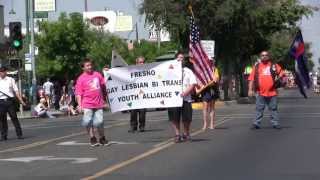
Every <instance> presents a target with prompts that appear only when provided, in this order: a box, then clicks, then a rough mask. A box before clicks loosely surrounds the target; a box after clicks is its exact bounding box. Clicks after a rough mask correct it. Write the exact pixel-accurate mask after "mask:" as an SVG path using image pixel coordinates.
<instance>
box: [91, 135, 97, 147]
mask: <svg viewBox="0 0 320 180" xmlns="http://www.w3.org/2000/svg"><path fill="white" fill-rule="evenodd" d="M90 146H92V147H95V146H99V143H98V141H97V138H96V137H94V136H93V137H92V138H90Z"/></svg>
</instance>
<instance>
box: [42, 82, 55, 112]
mask: <svg viewBox="0 0 320 180" xmlns="http://www.w3.org/2000/svg"><path fill="white" fill-rule="evenodd" d="M42 87H43V90H44V95H45V98H46V100H47V102H48V107H49V108H50V106H51V104H52V97H53V83H52V82H51V81H50V79H49V78H47V81H46V82H45V83H44V84H43V86H42Z"/></svg>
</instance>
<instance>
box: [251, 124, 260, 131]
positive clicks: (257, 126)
mask: <svg viewBox="0 0 320 180" xmlns="http://www.w3.org/2000/svg"><path fill="white" fill-rule="evenodd" d="M251 129H253V130H255V129H261V127H260V126H259V125H256V124H252V127H251Z"/></svg>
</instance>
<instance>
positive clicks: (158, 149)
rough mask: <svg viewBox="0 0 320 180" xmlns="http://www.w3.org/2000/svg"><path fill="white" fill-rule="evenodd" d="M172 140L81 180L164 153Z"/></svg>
mask: <svg viewBox="0 0 320 180" xmlns="http://www.w3.org/2000/svg"><path fill="white" fill-rule="evenodd" d="M230 120H232V119H228V118H224V119H222V120H221V121H219V122H218V123H217V125H216V127H217V126H219V125H221V124H223V123H225V122H227V121H230ZM202 132H205V131H203V130H202V129H200V130H197V131H195V132H193V133H192V134H191V135H192V136H196V135H198V134H200V133H202ZM172 140H173V139H169V140H167V141H165V142H166V144H164V142H162V143H160V144H162V145H161V146H157V147H154V148H152V149H150V150H148V151H146V152H144V153H142V154H140V155H137V156H135V157H133V158H131V159H128V160H125V161H122V162H120V163H118V164H115V165H112V166H111V167H107V168H105V169H103V170H101V171H99V172H97V173H95V174H93V175H92V176H88V177H84V178H81V180H93V179H96V178H99V177H101V176H105V175H107V174H110V173H112V172H114V171H116V170H119V169H121V168H123V167H126V166H128V165H130V164H132V163H135V162H137V161H139V160H141V159H144V158H146V157H149V156H151V155H153V154H156V153H158V152H160V151H162V150H164V149H167V148H169V147H170V146H172V145H174V144H175V142H173V141H172Z"/></svg>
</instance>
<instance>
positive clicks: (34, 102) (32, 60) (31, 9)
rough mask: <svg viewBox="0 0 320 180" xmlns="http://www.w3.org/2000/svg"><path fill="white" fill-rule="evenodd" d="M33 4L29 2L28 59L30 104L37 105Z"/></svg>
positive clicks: (31, 0) (32, 0)
mask: <svg viewBox="0 0 320 180" xmlns="http://www.w3.org/2000/svg"><path fill="white" fill-rule="evenodd" d="M33 2H34V0H30V8H29V16H30V29H31V31H30V32H31V39H30V43H31V49H30V53H31V54H30V59H31V66H32V93H33V96H32V97H33V99H32V104H33V105H35V104H36V103H37V96H36V94H37V92H36V91H37V78H36V63H35V58H34V22H33V21H34V20H33V6H34V5H33Z"/></svg>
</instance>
